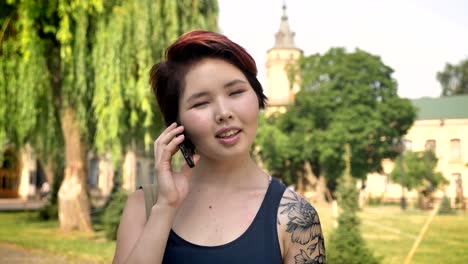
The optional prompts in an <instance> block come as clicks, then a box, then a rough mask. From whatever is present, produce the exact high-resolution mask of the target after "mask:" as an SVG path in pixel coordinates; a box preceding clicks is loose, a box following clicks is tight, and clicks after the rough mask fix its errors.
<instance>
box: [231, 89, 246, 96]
mask: <svg viewBox="0 0 468 264" xmlns="http://www.w3.org/2000/svg"><path fill="white" fill-rule="evenodd" d="M243 92H244V90H236V91H233V92H231V93H230V94H229V95H236V94H241V93H243Z"/></svg>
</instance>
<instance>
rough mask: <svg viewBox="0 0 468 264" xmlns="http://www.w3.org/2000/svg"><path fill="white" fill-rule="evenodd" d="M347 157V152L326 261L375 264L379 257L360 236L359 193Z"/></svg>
mask: <svg viewBox="0 0 468 264" xmlns="http://www.w3.org/2000/svg"><path fill="white" fill-rule="evenodd" d="M347 153H349V151H347ZM349 159H350V157H349V154H347V157H346V160H347V169H346V172H345V173H344V175H343V176H342V177H341V178H340V179H339V181H338V189H337V199H338V205H339V207H340V214H339V216H338V228H337V229H335V230H333V231H332V233H331V235H330V241H329V245H328V247H327V262H328V263H333V264H340V263H353V264H354V263H366V264H377V263H379V262H380V258H376V257H375V256H374V255H373V253H372V251H371V250H370V249H369V248H367V246H366V244H365V241H364V239H363V238H362V236H361V232H360V228H359V224H360V221H359V218H358V216H357V213H356V212H357V210H358V196H359V193H358V190H357V189H356V187H355V186H356V184H355V180H354V179H353V178H352V177H351V174H350V171H351V170H350V165H349Z"/></svg>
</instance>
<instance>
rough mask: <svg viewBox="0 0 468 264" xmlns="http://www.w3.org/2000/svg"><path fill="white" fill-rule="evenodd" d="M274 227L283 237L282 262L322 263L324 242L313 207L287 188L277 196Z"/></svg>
mask: <svg viewBox="0 0 468 264" xmlns="http://www.w3.org/2000/svg"><path fill="white" fill-rule="evenodd" d="M278 229H279V231H280V232H281V233H282V236H281V237H283V243H282V244H283V245H284V250H283V263H285V264H319V263H320V264H321V263H325V245H324V239H323V234H322V228H321V226H320V219H319V216H318V214H317V211H315V209H314V207H312V205H311V204H310V203H309V202H307V201H306V200H305V199H304V198H302V197H301V196H299V195H298V194H297V193H296V192H294V191H291V190H287V191H286V192H285V193H284V195H283V198H282V199H281V203H280V207H279V210H278Z"/></svg>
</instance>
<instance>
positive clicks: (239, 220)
mask: <svg viewBox="0 0 468 264" xmlns="http://www.w3.org/2000/svg"><path fill="white" fill-rule="evenodd" d="M256 75H257V68H256V65H255V61H254V60H253V59H252V57H251V56H250V55H249V54H248V53H247V52H246V51H245V50H244V49H243V48H242V47H240V46H239V45H237V44H236V43H234V42H232V41H231V40H229V39H228V38H226V37H225V36H223V35H220V34H217V33H213V32H208V31H200V30H198V31H192V32H189V33H186V34H184V35H182V36H181V37H180V38H179V39H178V40H177V41H176V42H175V43H174V44H172V46H170V47H169V48H168V50H167V53H166V60H165V61H163V62H161V63H158V64H156V65H154V66H153V68H152V69H151V73H150V83H151V87H152V89H153V92H154V93H155V95H156V99H157V101H158V104H159V107H160V110H161V112H162V114H163V116H164V118H165V121H166V123H167V125H168V127H167V128H166V129H165V130H164V131H163V132H162V133H161V135H160V136H159V137H158V138H157V139H156V141H155V142H154V156H155V157H154V158H155V166H156V172H157V188H158V197H157V202H156V204H155V205H154V206H153V207H152V209H151V214H150V216H149V219H148V220H146V213H145V201H144V194H143V191H142V190H141V189H140V190H137V191H136V192H135V193H133V194H132V195H131V196H130V197H129V198H128V201H127V204H126V206H125V209H124V212H123V214H122V218H121V221H120V226H119V231H118V235H117V247H116V253H115V257H114V263H174V264H179V263H242V264H247V263H255V264H261V263H265V264H266V263H268V264H273V263H324V262H325V248H324V240H323V235H322V231H321V227H320V221H319V217H318V214H317V212H316V211H315V209H314V208H313V207H312V206H311V205H310V204H309V203H308V202H307V201H306V200H305V199H304V198H302V197H300V196H299V195H298V194H297V193H295V192H293V191H291V190H286V187H285V186H284V185H283V184H282V183H280V182H279V181H278V180H276V179H275V178H272V177H271V176H269V175H268V174H267V173H266V172H265V171H263V170H262V169H260V168H259V167H258V166H257V165H256V164H255V162H254V161H253V160H252V158H251V156H250V155H249V149H250V147H251V145H252V143H253V142H254V140H255V137H256V131H257V125H258V121H257V120H258V115H259V111H260V110H261V109H262V108H264V107H265V103H266V96H265V95H264V94H263V89H262V86H261V85H260V83H259V82H258V80H257V78H256ZM187 139H190V140H191V142H192V143H193V145H194V146H195V153H196V154H195V155H194V156H193V160H194V163H195V167H193V168H190V167H189V166H187V165H186V166H185V167H184V168H183V169H182V171H180V172H174V171H173V170H172V168H171V158H172V156H173V155H174V154H175V153H176V152H177V151H178V149H179V145H180V144H181V143H182V142H184V140H187Z"/></svg>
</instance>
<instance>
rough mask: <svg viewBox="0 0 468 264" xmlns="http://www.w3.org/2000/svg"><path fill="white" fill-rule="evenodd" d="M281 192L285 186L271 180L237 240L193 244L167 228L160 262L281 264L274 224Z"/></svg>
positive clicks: (170, 263)
mask: <svg viewBox="0 0 468 264" xmlns="http://www.w3.org/2000/svg"><path fill="white" fill-rule="evenodd" d="M285 190H286V186H284V185H283V184H282V183H280V182H279V181H278V180H277V179H275V178H272V180H271V182H270V184H269V186H268V189H267V192H266V194H265V197H264V198H263V202H262V204H261V206H260V209H259V210H258V212H257V215H256V216H255V218H254V220H253V221H252V223H251V224H250V226H249V227H248V228H247V230H246V231H245V232H244V233H243V234H242V235H241V236H240V237H238V238H237V239H235V240H234V241H231V242H229V243H227V244H224V245H220V246H201V245H195V244H193V243H190V242H188V241H186V240H184V239H183V238H182V237H180V236H178V235H177V234H176V233H175V232H174V231H173V230H172V229H171V231H170V233H169V238H168V241H167V245H166V250H165V252H164V258H163V262H162V263H163V264H186V263H196V264H198V263H206V264H210V263H217V264H218V263H223V264H231V263H232V264H234V263H235V264H239V263H240V264H249V263H252V264H253V263H255V264H262V263H264V264H281V263H282V262H283V260H282V257H281V249H280V244H279V241H278V232H277V226H276V225H277V215H278V207H279V203H280V201H281V198H282V197H283V193H284V191H285Z"/></svg>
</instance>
